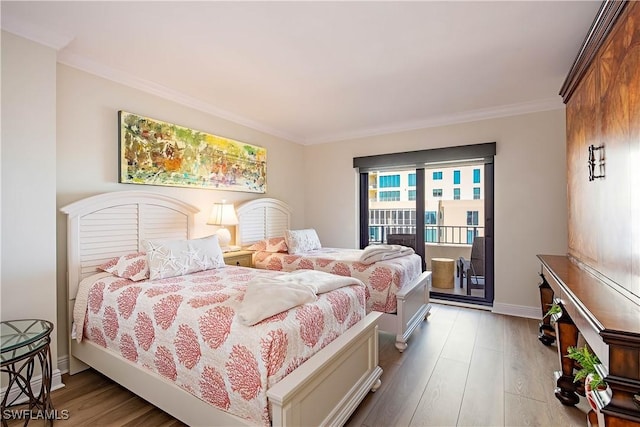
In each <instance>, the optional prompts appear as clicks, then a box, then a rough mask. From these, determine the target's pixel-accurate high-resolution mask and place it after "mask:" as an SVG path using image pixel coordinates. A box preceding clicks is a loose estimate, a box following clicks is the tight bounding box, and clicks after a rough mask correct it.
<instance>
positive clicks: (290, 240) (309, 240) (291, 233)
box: [284, 228, 322, 254]
mask: <svg viewBox="0 0 640 427" xmlns="http://www.w3.org/2000/svg"><path fill="white" fill-rule="evenodd" d="M284 240H285V241H286V242H287V248H288V250H289V253H290V254H298V253H300V252H307V251H311V250H314V249H320V248H321V247H322V245H321V244H320V238H319V237H318V233H316V230H314V229H313V228H308V229H306V230H285V232H284Z"/></svg>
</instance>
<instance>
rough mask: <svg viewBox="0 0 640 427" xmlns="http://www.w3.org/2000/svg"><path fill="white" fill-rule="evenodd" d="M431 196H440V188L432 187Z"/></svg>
mask: <svg viewBox="0 0 640 427" xmlns="http://www.w3.org/2000/svg"><path fill="white" fill-rule="evenodd" d="M433 197H442V188H434V189H433Z"/></svg>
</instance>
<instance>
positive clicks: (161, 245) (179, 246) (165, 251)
mask: <svg viewBox="0 0 640 427" xmlns="http://www.w3.org/2000/svg"><path fill="white" fill-rule="evenodd" d="M143 246H144V247H145V250H146V252H147V260H148V264H149V278H150V279H151V280H153V279H164V278H167V277H174V276H182V275H184V274H189V273H195V272H197V271H204V270H211V269H213V268H219V267H222V266H224V265H225V264H224V257H223V256H222V250H221V249H220V244H219V243H218V236H216V235H213V236H209V237H203V238H201V239H191V240H145V241H144V242H143Z"/></svg>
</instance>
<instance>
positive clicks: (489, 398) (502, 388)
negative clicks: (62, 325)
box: [9, 305, 588, 427]
mask: <svg viewBox="0 0 640 427" xmlns="http://www.w3.org/2000/svg"><path fill="white" fill-rule="evenodd" d="M537 333H538V327H537V321H535V320H531V319H523V318H517V317H509V316H502V315H496V314H492V313H490V312H488V311H482V310H473V309H468V308H460V307H452V306H446V305H435V306H434V307H433V309H432V312H431V315H430V316H429V319H428V320H427V321H426V322H424V323H423V324H422V326H421V327H420V328H419V329H418V330H417V331H416V332H415V333H414V335H413V336H412V337H411V338H410V340H409V347H408V348H407V350H406V351H405V352H404V353H402V354H401V353H399V352H398V351H397V350H396V349H395V347H394V346H393V336H392V335H389V334H380V366H381V367H382V369H383V370H384V373H383V375H382V387H380V389H379V390H378V391H377V392H376V393H369V395H368V396H367V397H366V398H365V400H364V401H363V402H362V404H361V405H360V406H359V408H358V409H357V411H356V412H355V413H354V414H353V416H352V417H351V419H350V420H349V422H348V423H347V425H348V426H351V427H355V426H367V427H374V426H455V425H459V426H573V425H575V426H586V412H587V410H588V405H587V404H586V402H585V400H584V398H582V399H581V402H580V404H579V405H578V406H577V407H565V406H562V405H561V404H560V402H558V401H557V400H556V398H555V397H554V394H553V389H554V379H553V371H555V370H557V369H558V366H559V361H558V356H557V354H556V347H555V346H552V347H545V346H544V345H542V344H541V343H540V342H539V341H538V340H537ZM63 382H64V383H65V384H66V387H65V388H63V389H60V390H56V391H54V392H53V394H52V396H53V403H54V406H55V408H56V409H57V410H59V411H60V410H63V409H66V410H68V411H69V419H68V420H59V421H56V423H55V426H153V427H156V426H158V427H159V426H167V427H169V426H172V427H173V426H182V425H183V424H182V423H180V422H179V421H177V420H175V419H173V418H172V417H171V416H169V415H167V414H166V413H164V412H162V411H160V410H159V409H157V408H155V407H153V406H152V405H150V404H148V403H146V402H145V401H144V400H142V399H140V398H138V397H136V396H135V395H133V394H132V393H130V392H129V391H127V390H125V389H123V388H122V387H120V386H118V385H117V384H114V383H113V382H111V381H110V380H108V379H107V378H105V377H103V376H102V375H100V374H98V373H96V372H95V371H92V370H89V371H85V372H83V373H80V374H77V375H73V376H68V375H65V376H63ZM9 425H18V423H14V424H11V423H10V424H9ZM30 425H36V426H37V425H42V423H40V422H35V421H34V422H32V423H31V424H30Z"/></svg>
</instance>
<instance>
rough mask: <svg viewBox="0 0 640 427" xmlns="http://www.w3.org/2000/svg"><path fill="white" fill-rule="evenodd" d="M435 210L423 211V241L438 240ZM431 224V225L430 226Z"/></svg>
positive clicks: (432, 241) (431, 241)
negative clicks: (424, 227)
mask: <svg viewBox="0 0 640 427" xmlns="http://www.w3.org/2000/svg"><path fill="white" fill-rule="evenodd" d="M437 222H438V221H437V217H436V211H425V213H424V223H425V225H426V230H425V235H424V241H425V242H428V243H436V242H437V241H438V227H437V226H436V224H437ZM430 225H431V226H430Z"/></svg>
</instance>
